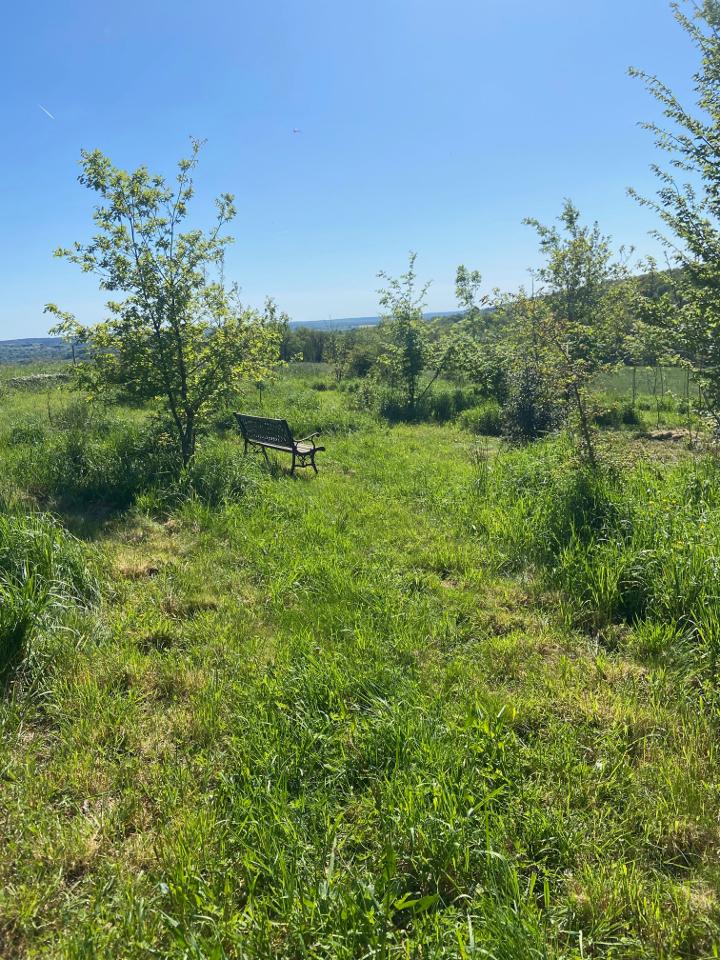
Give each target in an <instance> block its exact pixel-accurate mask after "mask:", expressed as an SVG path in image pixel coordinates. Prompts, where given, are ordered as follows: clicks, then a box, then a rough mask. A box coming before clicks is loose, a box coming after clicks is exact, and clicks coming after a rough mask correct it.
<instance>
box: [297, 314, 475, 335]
mask: <svg viewBox="0 0 720 960" xmlns="http://www.w3.org/2000/svg"><path fill="white" fill-rule="evenodd" d="M457 312H458V311H457V310H438V311H436V312H434V313H425V314H423V316H424V317H425V319H426V320H432V319H434V318H435V317H453V316H455V315H456V314H457ZM378 323H380V317H337V318H331V319H328V320H291V321H290V326H291V327H292V328H297V327H306V328H307V329H309V330H352V329H354V328H356V327H375V326H377V325H378Z"/></svg>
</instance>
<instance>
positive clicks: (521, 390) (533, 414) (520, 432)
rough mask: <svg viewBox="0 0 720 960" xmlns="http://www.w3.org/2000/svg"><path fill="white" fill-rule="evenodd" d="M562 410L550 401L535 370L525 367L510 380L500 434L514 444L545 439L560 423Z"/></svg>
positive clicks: (529, 366)
mask: <svg viewBox="0 0 720 960" xmlns="http://www.w3.org/2000/svg"><path fill="white" fill-rule="evenodd" d="M562 419H563V410H562V407H561V406H560V404H559V403H558V401H557V399H556V398H554V397H551V396H550V394H549V392H548V387H547V384H546V383H545V381H544V380H543V378H542V376H541V375H540V373H539V372H538V371H537V370H536V369H535V367H533V366H531V365H529V364H525V365H523V366H522V367H521V368H520V369H519V370H517V371H515V372H514V373H513V375H512V377H511V378H510V380H509V384H508V396H507V400H506V402H505V405H504V406H503V413H502V421H503V434H504V435H505V436H506V437H507V438H508V439H509V440H511V441H513V442H514V443H529V442H530V441H532V440H537V439H539V438H540V437H544V436H546V435H547V434H548V433H551V432H552V431H553V430H555V429H557V427H558V426H560V424H561V423H562Z"/></svg>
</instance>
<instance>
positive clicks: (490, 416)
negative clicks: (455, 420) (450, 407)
mask: <svg viewBox="0 0 720 960" xmlns="http://www.w3.org/2000/svg"><path fill="white" fill-rule="evenodd" d="M459 422H460V425H461V426H462V427H464V428H465V429H466V430H469V431H470V433H477V434H480V435H481V436H485V437H499V436H500V434H501V433H502V411H501V409H500V404H499V403H497V401H493V400H488V401H486V402H485V403H481V404H479V405H478V406H477V407H471V408H470V409H469V410H465V411H464V412H463V413H461V414H460V417H459Z"/></svg>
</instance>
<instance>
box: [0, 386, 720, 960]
mask: <svg viewBox="0 0 720 960" xmlns="http://www.w3.org/2000/svg"><path fill="white" fill-rule="evenodd" d="M329 379H330V378H329V377H328V376H327V373H326V372H325V371H323V370H320V371H311V370H307V369H305V370H302V371H299V372H293V373H291V374H288V375H287V376H286V377H285V378H284V379H283V381H282V382H281V383H279V384H276V385H272V386H270V387H269V388H268V389H267V390H266V391H265V392H264V394H263V397H262V409H263V410H264V411H265V412H266V413H269V414H271V415H275V414H282V415H287V416H288V419H289V420H290V421H291V423H292V424H293V426H294V427H295V428H296V429H297V431H298V432H300V431H305V430H306V429H307V430H312V429H314V428H315V427H317V426H321V427H322V428H323V430H324V434H325V436H324V443H325V445H326V447H327V452H326V453H325V454H324V455H320V456H319V457H318V461H319V464H320V474H319V476H318V477H315V476H314V475H312V473H309V474H304V475H301V476H299V477H297V478H291V477H289V476H288V475H287V473H286V472H285V471H284V470H283V466H285V464H284V463H281V464H279V463H275V464H273V466H272V467H271V468H270V469H267V468H265V467H264V466H263V464H262V461H261V459H260V458H254V457H249V458H243V457H241V456H240V445H239V444H238V442H237V439H236V438H235V437H234V436H233V434H232V433H231V432H230V431H229V430H228V429H227V428H228V422H227V418H226V417H225V415H224V414H222V413H220V414H219V415H218V422H217V424H216V425H215V428H214V430H213V433H212V435H210V436H208V437H206V438H204V439H203V441H202V446H201V450H200V454H199V460H198V466H197V467H196V475H195V476H194V477H193V478H190V480H191V481H192V483H190V481H188V484H189V486H188V485H186V486H185V487H177V488H176V489H175V488H174V489H173V490H172V491H171V494H172V495H169V494H168V492H167V491H163V490H158V489H156V488H154V487H152V486H151V485H150V486H148V484H147V477H143V476H142V475H138V476H137V477H135V476H134V475H132V476H131V475H130V471H129V469H128V466H127V464H128V463H129V462H130V461H129V459H128V458H129V457H130V456H131V455H132V454H133V451H134V452H135V453H136V452H137V450H138V449H141V448H139V447H138V446H137V443H139V442H140V441H139V440H138V439H137V437H138V436H139V435H140V434H139V431H142V429H143V425H144V415H143V414H142V412H138V411H133V412H129V411H110V412H99V413H97V412H93V411H88V409H87V408H85V407H83V406H82V405H78V402H77V400H75V399H73V398H72V397H71V395H70V394H68V393H67V391H65V390H61V389H57V388H53V389H49V390H46V391H42V390H41V391H36V392H32V393H27V392H20V391H9V392H8V393H7V394H6V395H5V397H4V398H3V400H2V406H1V408H0V462H2V464H3V468H4V470H3V477H4V479H3V488H4V501H5V502H4V506H3V516H5V517H6V518H7V528H2V527H0V573H3V572H4V573H5V579H3V580H2V583H3V588H2V589H3V591H4V593H3V600H4V601H5V600H6V599H7V600H8V602H9V599H10V598H11V590H10V587H11V586H12V587H13V589H15V587H17V589H16V591H15V593H12V598H14V599H13V602H15V601H16V595H17V594H18V591H19V590H20V587H22V589H23V590H25V592H26V594H27V596H26V598H25V600H24V601H22V602H23V603H26V605H27V609H33V610H34V609H37V610H40V609H41V607H42V610H41V615H40V614H38V616H37V617H36V618H35V619H34V620H33V621H32V622H30V621H27V622H26V621H25V620H23V619H22V617H23V616H25V614H24V613H23V611H24V610H25V609H26V607H22V608H21V609H20V612H19V613H13V617H14V618H15V619H12V620H8V623H12V624H18V623H19V624H20V627H17V626H13V628H12V630H14V631H15V632H14V633H13V632H12V631H11V630H10V627H6V629H5V633H4V634H3V636H4V639H5V641H6V644H7V643H9V642H10V641H9V640H8V638H9V637H11V634H12V637H13V638H15V639H14V640H13V643H15V647H16V648H17V649H15V647H13V651H14V654H13V656H12V657H10V656H8V657H7V659H6V662H5V663H4V665H3V664H1V663H0V668H1V669H2V670H3V671H4V672H3V677H4V693H3V696H2V700H0V851H1V853H0V888H1V892H0V955H2V956H7V957H21V956H27V957H53V958H55V957H67V958H70V957H72V958H95V957H123V958H125V957H127V958H141V957H143V958H144V957H151V956H157V957H171V958H224V957H227V958H231V957H232V958H235V957H237V958H246V957H247V958H262V957H285V958H300V957H310V958H348V960H349V958H361V957H378V958H380V957H387V958H390V957H397V958H401V957H405V958H409V957H426V958H433V957H438V958H439V957H443V958H445V957H457V958H463V960H464V958H469V957H494V958H498V960H500V958H507V960H516V958H533V957H534V958H540V957H548V958H550V957H552V958H581V957H582V958H585V957H587V958H589V957H606V958H651V957H664V958H675V957H713V956H715V957H716V956H718V955H720V906H719V903H718V882H719V881H720V859H719V856H718V855H719V852H720V793H719V792H718V781H717V762H718V756H717V743H718V739H717V729H718V719H719V718H720V699H719V698H718V696H717V656H716V655H717V654H718V653H720V628H719V625H720V616H718V617H717V618H716V620H713V617H715V616H716V613H717V610H718V601H717V597H716V583H717V579H716V574H717V564H718V557H719V556H720V480H719V479H718V478H717V477H716V472H715V470H714V466H713V463H712V462H711V461H706V460H705V459H704V458H691V457H690V455H689V453H688V451H687V450H686V449H685V448H684V446H683V445H682V444H681V443H679V442H675V441H672V442H666V443H661V442H660V441H657V440H653V439H652V438H651V439H642V438H634V437H633V434H632V433H630V432H622V431H619V432H615V433H612V434H611V433H610V432H608V434H607V435H606V438H605V440H604V441H603V445H604V446H603V449H604V456H605V458H606V459H607V461H608V462H610V463H612V465H613V466H612V467H611V468H609V470H608V473H607V476H605V477H604V478H603V480H602V483H601V484H599V485H598V486H592V484H591V485H588V483H587V482H586V480H585V479H583V477H582V475H581V474H579V473H578V472H577V470H573V469H572V466H573V465H572V462H571V461H572V457H571V455H570V454H569V453H568V451H567V448H566V447H565V446H563V442H562V441H555V440H551V441H548V442H545V443H543V444H539V445H538V446H537V447H536V448H533V449H532V450H529V451H519V452H514V451H509V450H506V449H505V448H504V447H502V445H501V444H500V442H499V441H497V440H495V439H485V440H482V441H480V442H478V440H477V438H476V437H474V436H472V435H471V434H470V433H468V432H466V431H464V430H462V429H460V428H459V427H458V426H456V425H454V424H452V423H451V424H443V425H438V424H423V425H413V426H396V427H393V428H390V427H388V426H385V425H382V424H381V423H379V422H377V421H376V420H374V419H373V418H372V417H371V416H370V415H369V414H368V413H366V412H364V411H362V410H358V409H354V405H353V394H352V393H346V392H341V391H338V390H334V389H318V385H319V384H321V385H323V386H325V387H327V385H328V383H329ZM259 403H260V397H259V396H258V395H257V394H256V393H255V392H252V393H251V394H250V395H249V396H248V398H247V399H246V401H245V406H246V407H250V406H254V407H255V408H256V409H259V407H258V405H259ZM48 411H50V412H49V413H48ZM90 415H91V419H90V421H89V423H90V426H89V427H88V426H87V423H88V420H87V417H88V416H90ZM653 415H654V414H653ZM123 431H124V432H123ZM133 444H135V445H133ZM63 471H64V472H63ZM578 477H580V479H578ZM121 481H122V484H121ZM123 484H124V485H123ZM61 494H63V495H61ZM36 504H38V505H40V506H41V507H43V508H44V509H45V510H50V509H51V510H53V511H54V512H56V513H57V514H58V515H59V516H60V519H61V523H58V524H57V525H55V526H52V527H49V526H48V527H47V529H44V531H43V530H38V529H35V528H28V526H27V523H28V522H27V521H26V520H25V519H24V517H25V515H26V514H27V512H28V510H29V509H30V508H31V507H33V506H34V505H36ZM83 504H85V506H83ZM558 504H559V505H560V506H559V507H557V508H556V505H558ZM38 523H46V522H45V521H38ZM46 526H47V525H46ZM64 526H69V527H70V529H72V530H73V531H75V532H76V533H80V534H81V539H80V540H79V541H77V540H74V539H72V538H70V537H69V536H68V535H67V534H66V533H65V532H64V529H63V527H64ZM4 530H5V532H3V531H4ZM31 550H34V551H35V553H28V556H30V557H31V561H32V562H33V563H37V571H38V573H37V575H36V577H35V579H33V577H32V576H31V575H29V574H28V570H27V567H23V566H22V564H21V563H20V561H19V560H18V557H20V556H21V554H22V552H23V551H25V552H26V553H27V552H28V551H31ZM613 551H614V552H613ZM33 557H39V558H40V559H39V560H32V558H33ZM13 558H14V559H13ZM661 573H662V574H663V576H660V574H661ZM43 578H44V580H43V583H44V584H45V585H44V586H43V585H42V584H40V580H41V579H43ZM28 584H29V585H28ZM56 595H57V597H58V601H57V602H54V598H55V596H56ZM23 596H24V595H23ZM68 598H70V599H68ZM17 602H18V603H20V601H17ZM673 603H674V606H673ZM33 604H35V607H33V606H32V605H33ZM0 609H1V607H0ZM8 616H9V615H8ZM21 628H22V629H21ZM0 629H2V620H0ZM18 631H20V632H18Z"/></svg>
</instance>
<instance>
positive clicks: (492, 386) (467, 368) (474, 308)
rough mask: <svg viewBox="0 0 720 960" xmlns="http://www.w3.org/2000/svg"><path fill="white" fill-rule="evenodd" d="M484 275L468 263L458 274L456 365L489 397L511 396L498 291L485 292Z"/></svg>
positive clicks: (461, 267) (458, 270) (456, 276)
mask: <svg viewBox="0 0 720 960" xmlns="http://www.w3.org/2000/svg"><path fill="white" fill-rule="evenodd" d="M481 286H482V274H481V273H480V271H479V270H468V268H467V267H466V266H464V264H461V265H460V266H459V267H458V268H457V272H456V274H455V296H456V297H457V301H458V304H459V306H460V316H461V319H460V321H459V322H457V323H456V324H455V328H454V329H455V351H454V365H455V367H456V369H457V370H458V371H460V372H462V373H464V374H465V376H467V377H468V378H469V379H470V380H471V381H472V382H473V383H474V384H475V385H476V387H478V388H479V389H480V390H481V391H482V392H483V394H484V395H485V396H488V397H493V398H494V399H496V400H500V401H503V400H505V399H506V396H507V385H508V384H507V374H508V358H507V345H506V342H505V338H504V333H505V331H504V329H503V324H502V322H501V321H502V319H503V317H504V313H503V310H502V308H501V304H500V302H499V300H498V292H497V291H494V296H493V297H491V296H490V295H489V294H486V293H481Z"/></svg>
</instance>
